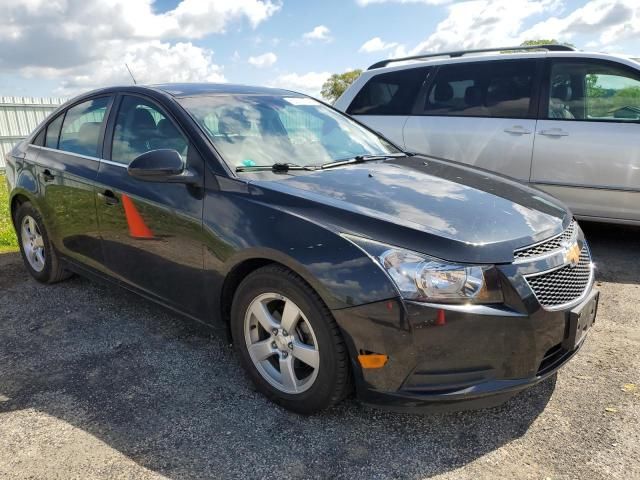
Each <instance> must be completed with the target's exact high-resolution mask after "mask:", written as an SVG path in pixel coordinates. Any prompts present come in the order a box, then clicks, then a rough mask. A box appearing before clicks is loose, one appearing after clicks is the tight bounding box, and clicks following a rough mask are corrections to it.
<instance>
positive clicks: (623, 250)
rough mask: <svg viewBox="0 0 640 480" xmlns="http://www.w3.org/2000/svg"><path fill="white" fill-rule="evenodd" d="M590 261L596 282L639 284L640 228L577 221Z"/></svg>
mask: <svg viewBox="0 0 640 480" xmlns="http://www.w3.org/2000/svg"><path fill="white" fill-rule="evenodd" d="M580 226H581V228H582V230H583V231H584V234H585V236H586V237H587V241H588V242H589V246H590V248H591V254H592V257H593V261H594V262H595V264H596V280H598V281H601V282H616V283H633V284H640V262H638V261H637V260H636V259H637V258H638V256H640V227H635V226H627V225H610V224H606V223H594V222H580Z"/></svg>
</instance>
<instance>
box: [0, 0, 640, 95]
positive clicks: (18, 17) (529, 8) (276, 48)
mask: <svg viewBox="0 0 640 480" xmlns="http://www.w3.org/2000/svg"><path fill="white" fill-rule="evenodd" d="M2 3H3V5H1V6H0V16H1V17H2V18H3V19H5V20H3V23H4V24H5V26H4V28H3V29H2V30H1V31H0V46H1V48H0V95H34V96H53V95H72V94H75V93H79V92H81V91H84V90H88V89H90V88H95V87H100V86H105V85H110V84H118V83H127V82H129V81H130V80H129V78H128V74H127V72H126V70H125V67H124V62H125V61H126V62H127V63H129V65H130V66H131V68H132V70H133V71H134V74H135V75H136V77H137V79H138V80H139V82H144V83H154V82H164V81H228V82H235V83H246V84H260V85H274V86H283V87H288V88H293V89H297V90H303V91H307V92H309V93H312V94H317V93H318V91H319V88H320V85H321V84H322V81H323V80H324V79H325V78H326V77H327V76H328V75H329V74H330V73H335V72H343V71H345V70H347V69H351V68H362V67H365V68H366V67H367V66H368V65H370V64H371V63H373V62H375V61H377V60H380V59H382V58H387V57H389V56H397V55H407V54H415V53H419V52H424V51H438V50H443V49H458V48H476V47H484V46H496V45H498V46H502V45H512V44H518V43H520V42H521V41H522V40H524V39H529V38H550V37H553V38H557V39H559V40H564V41H570V42H572V43H574V44H576V45H577V46H578V47H580V48H584V49H588V50H597V51H612V52H622V53H629V54H638V53H640V52H639V51H638V50H640V49H638V47H637V46H638V45H640V44H639V43H638V40H640V1H637V0H596V1H591V2H587V1H584V0H565V1H563V0H495V1H490V0H472V1H448V0H340V1H338V0H326V1H303V0H271V1H269V0H184V1H182V2H180V1H177V0H157V1H155V2H153V1H151V0H111V1H106V0H8V1H6V2H2Z"/></svg>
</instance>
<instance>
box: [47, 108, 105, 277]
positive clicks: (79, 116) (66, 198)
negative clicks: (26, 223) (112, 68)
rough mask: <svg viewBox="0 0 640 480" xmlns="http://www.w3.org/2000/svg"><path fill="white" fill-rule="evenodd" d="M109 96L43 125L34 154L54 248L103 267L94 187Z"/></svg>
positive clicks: (63, 114) (60, 115)
mask: <svg viewBox="0 0 640 480" xmlns="http://www.w3.org/2000/svg"><path fill="white" fill-rule="evenodd" d="M112 100H113V97H112V96H110V95H105V96H99V97H94V98H92V99H90V100H85V101H82V102H80V103H78V104H76V105H74V106H72V107H71V108H69V109H67V110H66V111H64V112H61V113H60V114H58V115H57V116H56V117H55V118H53V119H52V120H51V121H50V122H49V123H48V125H47V127H46V130H45V132H44V145H43V146H42V147H40V153H39V155H38V157H37V164H38V167H37V168H38V180H39V183H40V186H41V190H42V192H43V197H44V202H43V204H42V210H43V212H42V213H43V216H44V218H45V221H46V223H47V230H48V232H49V234H50V236H51V240H52V241H53V243H54V245H55V247H56V249H57V250H58V251H59V252H60V253H62V254H63V255H64V256H66V257H67V258H68V259H71V260H74V261H76V262H78V263H83V264H88V265H89V266H92V267H94V268H97V269H101V268H102V250H101V246H100V235H99V232H98V224H97V219H96V205H95V198H94V186H95V181H96V176H97V173H98V166H99V165H100V154H101V152H102V140H103V135H104V127H105V118H106V115H107V112H108V110H109V108H110V105H111V103H112Z"/></svg>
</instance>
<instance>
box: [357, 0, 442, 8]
mask: <svg viewBox="0 0 640 480" xmlns="http://www.w3.org/2000/svg"><path fill="white" fill-rule="evenodd" d="M452 1H453V0H356V3H357V4H358V5H360V6H361V7H366V6H367V5H373V4H380V3H424V4H427V5H444V4H447V3H451V2H452Z"/></svg>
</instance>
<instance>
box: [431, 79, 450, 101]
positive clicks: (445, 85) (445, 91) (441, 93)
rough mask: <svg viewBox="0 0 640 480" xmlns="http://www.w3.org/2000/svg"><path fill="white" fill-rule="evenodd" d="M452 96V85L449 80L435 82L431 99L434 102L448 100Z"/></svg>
mask: <svg viewBox="0 0 640 480" xmlns="http://www.w3.org/2000/svg"><path fill="white" fill-rule="evenodd" d="M452 98H453V87H452V86H451V84H450V83H449V82H441V83H437V84H436V87H435V90H434V91H433V99H434V100H435V101H436V102H448V101H449V100H451V99H452Z"/></svg>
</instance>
